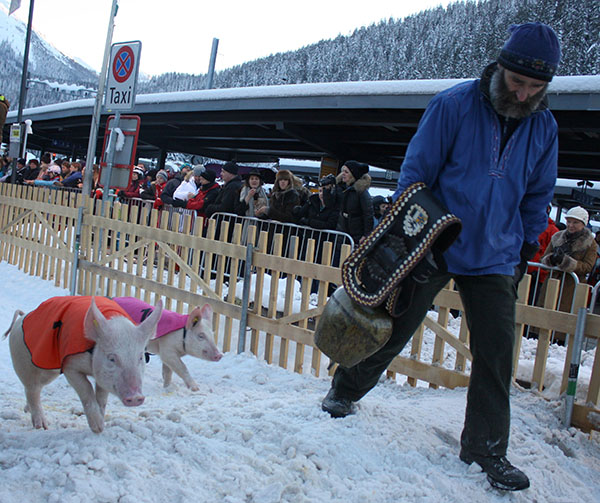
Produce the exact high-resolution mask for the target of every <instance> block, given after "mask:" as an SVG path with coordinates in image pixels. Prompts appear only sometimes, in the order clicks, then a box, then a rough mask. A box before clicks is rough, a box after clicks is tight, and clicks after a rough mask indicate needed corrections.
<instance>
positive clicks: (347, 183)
mask: <svg viewBox="0 0 600 503" xmlns="http://www.w3.org/2000/svg"><path fill="white" fill-rule="evenodd" d="M337 182H338V185H337V186H338V190H341V191H342V192H341V195H340V214H339V217H338V223H337V230H338V231H341V232H345V233H346V234H350V236H352V239H353V240H354V244H355V246H358V244H359V243H360V242H361V241H362V239H363V238H364V237H365V236H367V235H368V234H369V233H370V232H371V231H372V230H373V224H374V220H373V199H372V198H371V194H369V187H370V186H371V177H370V176H369V165H368V164H365V163H363V162H358V161H346V162H345V163H344V165H343V166H342V171H341V172H340V174H339V175H338V176H337Z"/></svg>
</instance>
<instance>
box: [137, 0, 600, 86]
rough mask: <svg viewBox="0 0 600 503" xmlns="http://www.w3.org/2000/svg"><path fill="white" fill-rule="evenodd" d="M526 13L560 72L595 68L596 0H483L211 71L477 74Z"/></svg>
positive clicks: (260, 81) (598, 69)
mask: <svg viewBox="0 0 600 503" xmlns="http://www.w3.org/2000/svg"><path fill="white" fill-rule="evenodd" d="M582 13H584V14H583V15H582ZM529 21H541V22H544V23H547V24H549V25H550V26H552V27H553V28H554V29H555V30H556V32H557V34H558V36H559V38H560V40H561V43H562V53H563V55H562V62H561V65H560V68H559V71H558V74H559V75H594V74H599V73H600V0H542V1H540V0H487V1H479V2H474V1H461V2H455V3H452V4H450V5H448V7H446V8H442V7H438V8H435V9H430V10H427V11H424V12H421V13H419V14H415V15H412V16H409V17H406V18H404V19H402V20H394V19H389V20H385V21H381V22H380V23H378V24H374V25H371V26H368V27H362V28H358V29H356V30H355V31H354V33H352V34H351V35H349V36H338V37H337V38H335V39H333V40H322V41H320V42H318V43H316V44H312V45H309V46H306V47H303V48H301V49H298V50H297V51H291V52H285V53H278V54H273V55H271V56H269V57H266V58H262V59H258V60H255V61H251V62H248V63H244V64H242V65H238V66H235V67H233V68H229V69H227V70H223V71H221V72H218V73H216V74H215V77H214V87H216V88H231V87H247V86H262V85H280V84H301V83H309V82H345V81H368V80H404V79H409V80H412V79H445V78H470V77H478V76H479V74H480V72H481V70H482V68H483V67H484V66H485V65H487V64H488V63H489V62H491V61H494V60H495V59H496V57H497V55H498V53H499V51H500V48H501V47H502V45H503V43H504V41H505V40H506V38H507V37H508V32H507V28H508V27H509V26H510V25H511V24H519V23H524V22H529ZM206 78H207V77H206V75H190V74H181V73H167V74H163V75H160V76H157V77H154V78H152V79H151V80H150V81H148V82H144V83H142V85H140V91H141V92H144V93H151V92H161V91H167V90H168V91H185V90H192V89H203V88H204V87H205V81H206Z"/></svg>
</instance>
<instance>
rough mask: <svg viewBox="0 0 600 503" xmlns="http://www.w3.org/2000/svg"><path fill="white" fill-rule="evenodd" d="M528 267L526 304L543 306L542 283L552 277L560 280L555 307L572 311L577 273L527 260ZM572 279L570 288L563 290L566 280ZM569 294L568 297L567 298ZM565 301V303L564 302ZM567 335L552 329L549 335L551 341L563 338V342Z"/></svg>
mask: <svg viewBox="0 0 600 503" xmlns="http://www.w3.org/2000/svg"><path fill="white" fill-rule="evenodd" d="M528 265H529V268H528V272H529V274H530V275H531V286H530V288H529V298H528V299H527V304H528V305H530V306H538V307H543V306H544V296H543V294H544V291H545V289H544V283H545V280H546V279H547V278H550V277H551V278H554V279H558V280H559V281H560V289H559V293H558V300H557V304H556V305H557V306H558V307H557V309H559V308H560V307H562V309H559V310H561V311H565V312H572V311H573V305H574V301H575V299H574V297H573V292H574V291H575V288H577V285H578V284H579V278H578V277H577V275H576V274H575V273H573V272H565V271H561V270H560V269H558V268H556V267H550V266H547V265H544V264H540V263H539V262H529V263H528ZM532 269H533V270H532ZM569 281H572V282H573V284H572V285H573V286H572V288H571V287H569V288H567V289H566V290H565V286H566V285H567V282H569ZM569 296H570V298H569ZM565 302H566V303H567V304H565ZM524 335H525V336H526V337H527V336H529V335H530V333H529V327H527V329H526V331H525V334H524ZM569 335H571V334H566V335H560V334H559V335H558V336H557V333H556V332H555V331H552V335H551V338H550V340H551V342H555V341H556V340H561V342H562V341H563V340H564V342H565V343H566V342H567V338H568V337H569Z"/></svg>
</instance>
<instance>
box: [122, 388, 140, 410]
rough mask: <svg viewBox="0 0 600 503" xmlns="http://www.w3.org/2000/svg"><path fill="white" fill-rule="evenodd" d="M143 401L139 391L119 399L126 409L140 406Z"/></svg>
mask: <svg viewBox="0 0 600 503" xmlns="http://www.w3.org/2000/svg"><path fill="white" fill-rule="evenodd" d="M145 399H146V397H145V396H144V395H142V393H141V391H133V392H131V393H129V394H127V395H126V396H124V397H123V398H121V401H122V402H123V405H125V406H126V407H137V406H138V405H142V404H143V403H144V400H145Z"/></svg>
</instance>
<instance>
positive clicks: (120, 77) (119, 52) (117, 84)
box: [104, 40, 142, 110]
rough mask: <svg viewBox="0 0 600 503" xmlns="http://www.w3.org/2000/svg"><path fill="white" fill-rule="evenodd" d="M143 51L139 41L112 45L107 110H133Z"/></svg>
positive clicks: (106, 100)
mask: <svg viewBox="0 0 600 503" xmlns="http://www.w3.org/2000/svg"><path fill="white" fill-rule="evenodd" d="M141 50H142V43H141V42H140V41H139V40H137V41H134V42H120V43H118V44H113V45H112V47H111V50H110V65H109V67H108V79H107V84H106V95H105V99H104V107H105V108H106V109H108V110H132V109H133V107H134V105H135V93H136V87H137V75H138V68H139V64H140V52H141Z"/></svg>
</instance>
